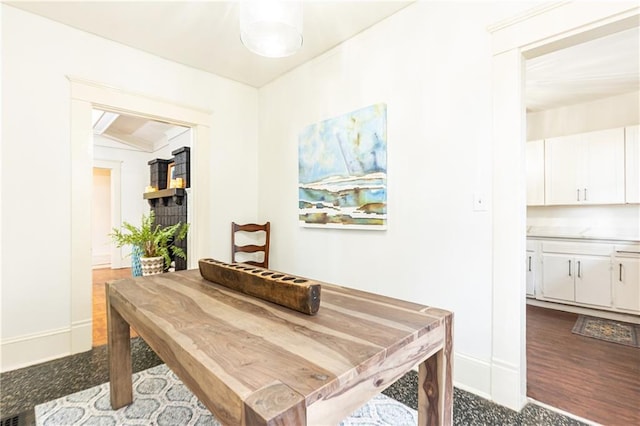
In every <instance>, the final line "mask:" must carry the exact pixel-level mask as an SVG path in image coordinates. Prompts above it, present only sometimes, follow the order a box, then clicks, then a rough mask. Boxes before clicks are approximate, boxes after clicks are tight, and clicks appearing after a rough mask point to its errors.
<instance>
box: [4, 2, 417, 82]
mask: <svg viewBox="0 0 640 426" xmlns="http://www.w3.org/2000/svg"><path fill="white" fill-rule="evenodd" d="M412 1H413V0H411V1H370V0H369V1H366V0H359V1H345V0H342V1H305V2H304V3H303V13H304V16H303V21H304V24H303V26H304V28H303V45H302V49H300V51H298V53H296V54H295V55H293V56H290V57H288V58H279V59H272V58H263V57H260V56H258V55H256V54H253V53H251V52H249V51H248V50H247V49H246V48H245V47H244V46H243V45H242V43H241V41H240V29H239V24H238V2H236V1H213V2H212V1H175V2H165V1H150V2H147V1H135V2H129V1H125V2H114V1H95V2H94V1H83V2H79V1H75V2H73V1H72V2H69V1H66V2H57V1H56V2H51V1H41V2H11V1H9V2H6V3H7V4H10V5H11V6H15V7H18V8H20V9H23V10H26V11H29V12H32V13H35V14H37V15H41V16H44V17H46V18H49V19H52V20H54V21H58V22H61V23H63V24H66V25H69V26H71V27H74V28H78V29H81V30H83V31H86V32H89V33H92V34H96V35H98V36H101V37H104V38H107V39H109V40H113V41H117V42H120V43H122V44H125V45H128V46H131V47H135V48H136V49H140V50H143V51H145V52H149V53H153V54H154V55H157V56H160V57H163V58H166V59H170V60H172V61H175V62H179V63H181V64H185V65H189V66H191V67H194V68H198V69H201V70H204V71H209V72H212V73H214V74H218V75H221V76H223V77H227V78H230V79H232V80H237V81H240V82H242V83H246V84H249V85H251V86H254V87H261V86H263V85H265V84H267V83H269V82H270V81H272V80H273V79H275V78H277V77H278V76H280V75H282V74H284V73H286V72H287V71H289V70H291V69H293V68H295V67H297V66H298V65H300V64H302V63H304V62H306V61H308V60H310V59H313V58H314V57H316V56H318V55H320V54H322V53H323V52H326V51H327V50H329V49H331V48H332V47H334V46H337V45H338V44H340V43H342V42H343V41H345V40H347V39H349V38H351V37H353V36H354V35H356V34H358V33H360V32H361V31H363V30H365V29H367V28H368V27H370V26H372V25H374V24H376V23H377V22H379V21H381V20H383V19H384V18H386V17H388V16H390V15H392V14H394V13H395V12H397V11H398V10H400V9H403V8H404V7H406V6H407V5H409V4H411V2H412Z"/></svg>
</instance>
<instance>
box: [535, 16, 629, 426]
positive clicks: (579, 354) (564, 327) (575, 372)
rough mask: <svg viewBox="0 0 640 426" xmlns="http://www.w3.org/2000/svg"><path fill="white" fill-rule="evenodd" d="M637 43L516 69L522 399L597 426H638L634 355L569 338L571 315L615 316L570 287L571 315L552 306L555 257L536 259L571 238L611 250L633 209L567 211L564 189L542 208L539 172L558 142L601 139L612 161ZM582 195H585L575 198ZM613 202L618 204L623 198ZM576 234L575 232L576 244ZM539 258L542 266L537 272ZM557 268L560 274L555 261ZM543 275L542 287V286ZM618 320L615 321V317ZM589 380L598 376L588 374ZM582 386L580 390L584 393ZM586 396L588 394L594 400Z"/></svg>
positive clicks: (599, 41)
mask: <svg viewBox="0 0 640 426" xmlns="http://www.w3.org/2000/svg"><path fill="white" fill-rule="evenodd" d="M638 40H640V39H639V38H638V27H636V28H631V29H626V30H622V31H617V32H614V33H613V34H610V35H605V36H602V37H598V38H595V39H593V40H589V41H586V42H583V43H579V44H576V45H573V46H570V47H566V48H563V49H559V50H555V51H552V52H550V53H547V54H545V55H541V56H537V57H535V58H532V59H527V60H526V61H525V66H524V68H525V77H524V80H525V92H524V99H525V105H526V118H527V119H526V128H527V131H526V134H527V137H526V141H527V143H526V150H525V152H526V156H527V158H526V160H527V161H526V162H527V233H528V234H527V236H528V237H529V236H531V237H533V238H528V239H527V249H528V252H527V257H526V260H527V265H526V269H527V278H528V279H527V283H528V284H529V285H528V286H527V299H526V300H527V305H526V331H527V338H526V344H527V366H526V367H527V396H528V397H529V398H531V399H533V400H535V401H536V402H538V403H543V404H545V405H548V406H551V407H555V408H557V409H560V410H562V411H565V412H568V413H572V414H574V415H576V416H578V417H580V418H584V419H588V420H590V421H596V422H598V423H602V424H638V422H640V417H639V414H638V411H637V407H636V404H635V402H636V401H638V400H639V399H640V391H639V390H638V388H637V386H636V382H635V380H636V376H635V375H633V374H632V373H631V372H632V371H634V370H637V356H638V353H637V349H634V348H631V347H627V346H623V345H620V344H616V343H611V342H604V341H602V340H597V339H593V338H588V337H584V336H579V335H576V334H574V333H572V329H573V328H574V326H575V324H576V322H577V321H578V318H579V314H584V315H589V316H594V317H602V316H610V317H616V316H618V315H619V314H616V313H615V312H607V311H605V310H602V311H598V310H592V309H590V308H596V307H598V306H601V307H602V308H601V309H607V308H606V306H608V305H607V303H611V294H610V293H609V294H606V290H602V291H601V294H602V297H597V298H596V297H592V299H590V300H589V301H588V302H585V300H584V295H583V296H582V297H583V300H580V299H579V295H578V290H579V287H581V288H583V289H584V288H585V287H584V285H582V286H580V285H578V284H577V283H576V286H575V292H576V293H575V295H574V294H573V290H574V287H573V285H571V287H570V290H571V294H570V295H569V296H567V297H566V299H565V300H564V301H565V302H568V303H573V302H577V303H578V304H579V305H578V306H572V305H571V304H569V305H567V304H562V303H555V302H558V300H557V299H559V298H561V297H558V294H557V293H556V294H553V295H552V296H549V293H550V292H551V291H550V288H549V281H550V280H549V279H548V275H549V273H550V272H551V271H552V268H553V266H552V265H553V264H554V263H553V262H552V261H553V260H554V259H558V258H560V255H556V254H549V255H545V254H543V252H544V251H543V250H542V247H545V248H546V244H547V243H549V244H579V245H580V244H581V243H576V242H575V240H573V241H572V240H566V239H565V240H561V241H564V243H563V242H559V243H558V240H555V238H557V237H569V236H572V235H573V236H574V237H579V236H581V237H583V238H585V239H586V240H584V242H585V244H588V243H589V242H591V244H594V243H596V244H597V242H598V241H600V240H601V239H602V236H609V238H611V239H612V240H615V239H616V238H615V236H616V235H624V234H625V232H624V229H625V228H633V226H632V224H629V220H630V219H629V218H628V216H629V215H627V214H626V212H627V211H629V209H630V208H631V211H634V210H635V208H634V206H630V205H624V204H619V203H615V204H614V203H605V202H603V203H598V205H594V204H591V205H584V204H582V205H576V204H575V203H573V204H572V202H573V201H574V190H573V189H572V190H571V192H572V194H571V195H572V197H571V199H570V200H561V201H557V199H556V200H555V202H550V200H553V198H552V197H553V195H551V196H550V194H552V191H551V190H550V189H552V188H554V187H553V186H551V187H550V185H553V183H551V184H550V182H549V180H548V177H547V179H545V174H547V176H548V175H549V169H545V166H546V167H549V155H550V151H549V150H550V149H551V148H550V144H555V145H554V146H555V147H556V149H558V146H562V145H563V143H564V142H566V141H569V142H571V139H570V138H572V137H574V136H573V135H579V134H591V135H593V134H594V133H591V132H594V131H599V132H607V133H605V134H606V135H608V137H607V138H603V137H601V139H600V140H601V141H602V142H599V143H602V144H603V145H602V146H606V148H603V149H602V150H601V151H600V153H601V155H603V154H604V156H605V157H606V154H608V153H613V152H618V151H620V143H619V142H622V143H623V141H622V140H620V139H617V138H615V137H611V136H610V135H611V132H613V134H614V135H615V134H617V133H619V134H620V135H622V134H623V133H624V132H623V128H624V127H625V126H628V125H629V124H637V120H638V118H637V112H638V109H637V102H638V88H639V87H640V80H639V77H638V65H637V64H638V52H639V51H640V46H639V41H638ZM614 111H615V113H612V112H614ZM634 120H636V121H635V122H634ZM597 134H601V133H597ZM600 140H599V141H600ZM609 142H611V143H610V144H608V143H609ZM605 143H607V144H606V145H604V144H605ZM565 146H573V145H568V144H567V145H565ZM616 149H617V150H618V151H616ZM545 151H546V152H545ZM570 151H571V152H570V153H569V155H568V156H566V157H564V158H562V157H559V156H558V155H557V151H551V152H555V153H556V156H555V157H553V160H554V162H555V164H556V167H557V169H559V170H562V171H564V170H570V169H571V164H573V162H572V160H573V158H574V156H575V154H576V153H575V151H574V150H570ZM545 156H546V157H547V160H546V161H545ZM619 163H620V165H621V166H622V167H606V169H611V170H613V169H618V170H620V169H624V158H619ZM591 167H592V173H594V174H595V173H596V172H597V171H598V170H603V169H605V167H602V166H601V167H600V168H598V167H594V165H593V164H592V165H591ZM551 174H553V173H551ZM564 182H565V180H563V179H558V180H556V181H555V183H556V185H557V184H558V183H564ZM554 189H556V190H557V187H555V188H554ZM615 192H616V191H615V190H614V189H613V190H609V191H602V192H601V194H600V196H601V197H602V196H604V195H605V194H606V196H608V197H614V196H615ZM622 192H624V191H622ZM589 193H590V194H591V191H590V192H589ZM585 195H586V190H584V194H583V197H584V196H585ZM556 197H557V195H556ZM622 197H623V199H622V201H623V202H624V193H622ZM635 211H637V210H635ZM635 217H637V213H636V216H635ZM629 225H631V226H629ZM576 230H581V231H579V232H580V234H579V235H578V234H577V233H576ZM541 238H546V239H541ZM549 238H551V240H549ZM529 250H530V251H529ZM554 256H556V257H555V258H554ZM543 258H546V260H547V261H546V262H544V263H543V260H542V259H543ZM591 259H594V258H591ZM599 261H600V262H602V263H601V265H602V266H601V267H602V269H603V271H605V272H604V275H605V276H606V278H602V274H601V275H599V276H598V278H596V279H595V280H594V279H593V278H592V281H596V282H597V283H598V287H597V288H598V289H605V288H607V289H610V285H609V284H610V283H609V281H607V280H608V279H609V276H608V275H609V272H608V271H609V267H610V266H609V264H608V262H609V258H608V257H606V256H603V257H601V258H600V259H599ZM561 265H562V266H564V259H563V260H562V263H561ZM561 269H562V273H560V274H559V277H561V279H564V278H565V277H566V272H565V269H564V268H561ZM585 269H587V268H585ZM543 271H544V273H545V274H547V275H545V277H547V278H545V277H542V274H543ZM590 272H591V273H592V274H591V276H592V277H594V276H595V275H596V274H594V273H593V272H594V271H593V269H592V270H591V271H590ZM587 274H589V272H587ZM543 278H545V279H544V283H543ZM572 284H573V283H572ZM600 284H601V286H600ZM541 290H542V291H541ZM599 291H600V290H599ZM597 295H598V296H600V293H597ZM563 297H564V296H563ZM574 298H575V299H574ZM554 301H555V302H554ZM580 303H582V304H580ZM585 305H586V306H590V308H585V307H584V306H585ZM569 311H572V312H569ZM619 319H620V320H621V321H625V319H624V317H623V316H622V315H620V318H619ZM594 371H597V372H598V374H593V372H594ZM587 377H589V380H588V385H587V386H585V382H584V380H585V378H587ZM593 389H598V392H597V395H596V394H595V393H594V392H593ZM569 395H570V397H568V396H569Z"/></svg>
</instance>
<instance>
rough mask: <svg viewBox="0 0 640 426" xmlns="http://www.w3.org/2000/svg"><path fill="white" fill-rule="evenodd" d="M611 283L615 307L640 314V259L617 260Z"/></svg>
mask: <svg viewBox="0 0 640 426" xmlns="http://www.w3.org/2000/svg"><path fill="white" fill-rule="evenodd" d="M611 283H612V287H613V306H614V307H616V308H620V309H626V310H630V311H634V312H636V313H640V258H635V259H634V258H616V259H615V261H614V263H613V270H612V273H611Z"/></svg>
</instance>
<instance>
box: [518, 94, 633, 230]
mask: <svg viewBox="0 0 640 426" xmlns="http://www.w3.org/2000/svg"><path fill="white" fill-rule="evenodd" d="M635 124H640V92H631V93H625V94H622V95H617V96H612V97H608V98H604V99H598V100H595V101H592V102H584V103H580V104H575V105H568V106H565V107H561V108H554V109H550V110H546V111H539V112H535V113H528V114H527V139H528V140H536V139H546V138H551V137H556V136H565V135H570V134H575V133H583V132H591V131H595V130H604V129H612V128H615V127H623V126H629V125H635ZM638 218H640V205H638V204H626V205H624V204H620V205H608V206H540V207H528V208H527V232H528V235H533V236H566V237H592V238H608V239H623V240H636V241H637V240H640V220H639V219H638Z"/></svg>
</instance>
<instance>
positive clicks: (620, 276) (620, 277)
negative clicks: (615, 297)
mask: <svg viewBox="0 0 640 426" xmlns="http://www.w3.org/2000/svg"><path fill="white" fill-rule="evenodd" d="M618 266H619V269H618V274H619V278H618V280H619V281H620V282H622V263H620V264H619V265H618Z"/></svg>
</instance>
